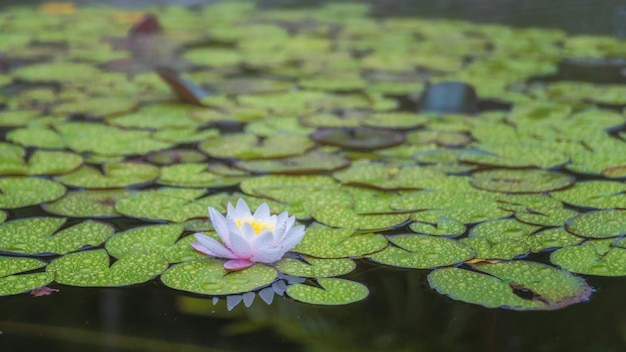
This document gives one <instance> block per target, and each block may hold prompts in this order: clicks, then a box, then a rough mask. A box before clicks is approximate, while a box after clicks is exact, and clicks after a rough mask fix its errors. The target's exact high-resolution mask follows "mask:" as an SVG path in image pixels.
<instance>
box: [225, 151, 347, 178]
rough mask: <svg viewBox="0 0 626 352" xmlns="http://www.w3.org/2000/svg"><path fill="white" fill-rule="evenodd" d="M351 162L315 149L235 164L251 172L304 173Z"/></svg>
mask: <svg viewBox="0 0 626 352" xmlns="http://www.w3.org/2000/svg"><path fill="white" fill-rule="evenodd" d="M349 164H350V160H348V159H346V158H345V157H343V156H341V155H339V154H333V153H327V152H323V151H319V150H313V151H310V152H307V153H304V154H302V155H297V156H292V157H286V158H280V159H270V160H238V161H236V162H235V166H236V167H238V168H240V169H243V170H247V171H250V172H258V173H271V174H274V173H276V174H303V173H313V172H324V171H334V170H337V169H341V168H343V167H346V166H348V165H349Z"/></svg>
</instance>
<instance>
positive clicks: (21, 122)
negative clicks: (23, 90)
mask: <svg viewBox="0 0 626 352" xmlns="http://www.w3.org/2000/svg"><path fill="white" fill-rule="evenodd" d="M1 80H2V76H0V81H1ZM0 85H2V84H0ZM40 115H41V111H39V110H14V111H11V110H9V111H1V112H0V126H2V127H18V126H26V125H28V123H29V122H31V121H33V120H36V119H37V118H38V117H39V116H40Z"/></svg>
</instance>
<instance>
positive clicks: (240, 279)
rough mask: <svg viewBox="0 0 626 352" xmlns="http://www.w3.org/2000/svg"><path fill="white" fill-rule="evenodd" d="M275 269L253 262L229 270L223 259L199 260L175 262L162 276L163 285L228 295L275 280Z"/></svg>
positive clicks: (246, 290)
mask: <svg viewBox="0 0 626 352" xmlns="http://www.w3.org/2000/svg"><path fill="white" fill-rule="evenodd" d="M277 275H278V274H277V272H276V270H274V268H271V267H269V266H266V265H263V264H255V265H253V266H251V267H248V268H246V269H243V270H239V271H235V272H228V271H226V269H224V262H222V261H221V260H217V259H201V260H194V261H191V262H185V263H181V264H177V265H174V266H173V267H171V268H169V269H168V270H167V271H166V272H165V273H164V274H163V275H161V281H162V282H163V284H165V286H168V287H171V288H173V289H176V290H181V291H187V292H193V293H198V294H201V295H231V294H237V293H245V292H250V291H254V290H256V289H258V288H261V287H263V286H267V285H269V284H271V283H272V282H274V281H275V280H276V278H277Z"/></svg>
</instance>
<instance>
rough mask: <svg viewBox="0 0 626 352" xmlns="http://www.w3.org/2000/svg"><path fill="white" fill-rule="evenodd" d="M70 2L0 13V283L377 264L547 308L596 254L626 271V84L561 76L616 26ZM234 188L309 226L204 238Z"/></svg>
mask: <svg viewBox="0 0 626 352" xmlns="http://www.w3.org/2000/svg"><path fill="white" fill-rule="evenodd" d="M59 8H62V9H63V10H62V11H61V10H55V7H40V8H39V9H34V10H33V9H29V8H16V9H11V11H5V12H3V13H1V14H0V28H2V32H1V33H0V57H2V58H3V59H2V60H3V62H2V65H0V129H1V130H2V131H1V132H2V133H1V134H0V135H1V136H2V141H0V254H1V256H0V295H13V294H20V293H24V292H28V291H31V290H34V289H37V288H39V287H42V286H45V285H58V286H62V285H71V286H84V287H94V286H95V287H109V286H126V285H133V284H137V283H142V282H146V281H150V280H160V281H161V282H162V283H163V284H164V285H166V286H168V287H171V288H173V289H176V290H180V291H184V292H189V293H192V294H195V295H204V296H207V297H212V298H213V299H214V302H215V301H217V300H219V299H220V298H223V299H225V300H226V301H227V306H228V307H229V309H232V308H233V307H235V306H236V305H238V304H239V303H240V302H243V303H244V305H246V306H249V305H251V304H252V303H253V301H254V299H255V297H260V298H261V299H262V300H263V301H265V302H266V303H268V304H269V303H271V302H272V300H273V299H274V297H275V296H276V295H279V296H283V295H287V296H288V297H290V298H292V299H294V300H297V301H300V302H304V303H310V304H325V305H339V304H348V303H352V302H357V301H361V300H365V299H366V298H367V296H368V294H369V289H368V288H367V287H366V285H364V284H363V283H360V282H357V281H354V280H356V278H358V275H357V273H358V268H359V266H360V265H362V263H364V262H369V263H370V264H372V265H376V266H379V267H381V268H397V269H400V270H429V275H428V285H430V287H432V288H433V289H434V290H435V291H437V292H439V293H441V294H442V295H445V296H447V297H450V298H452V299H454V300H459V301H463V302H467V303H472V304H479V305H482V306H485V307H490V308H508V309H514V310H552V309H558V308H561V307H565V306H567V305H570V304H574V303H578V302H581V301H584V300H586V299H588V298H589V297H590V295H591V293H592V291H593V290H592V288H591V287H590V286H589V285H588V284H587V283H586V281H585V279H584V278H583V277H582V276H580V275H579V274H582V275H598V276H624V275H626V269H625V268H626V184H625V183H624V180H625V179H626V142H625V140H626V131H625V130H624V126H625V122H626V115H625V114H626V113H625V108H626V85H624V84H623V82H621V83H620V82H617V81H616V82H607V83H595V82H578V81H572V80H570V81H563V80H560V75H559V73H560V68H561V67H562V64H563V63H564V62H567V63H568V64H569V65H572V63H575V62H579V63H581V65H584V63H586V62H590V60H591V62H593V63H594V64H595V65H603V64H607V65H616V63H615V62H617V63H618V64H619V63H620V62H623V60H622V61H620V60H614V59H615V58H621V57H624V55H626V42H624V41H623V40H619V39H615V38H594V40H590V39H589V38H587V37H584V36H571V35H568V34H567V33H564V32H562V31H559V30H553V29H523V28H509V27H505V26H500V25H478V24H473V23H468V22H461V21H455V20H437V21H430V20H424V19H411V18H393V17H389V18H374V17H371V16H368V12H369V7H368V5H366V4H361V3H343V2H340V3H328V4H325V5H323V6H319V7H316V8H309V9H295V8H290V9H274V10H260V9H258V8H257V6H256V4H255V3H254V2H247V1H237V2H226V1H225V2H218V3H216V4H212V5H210V6H205V7H203V8H202V9H200V10H196V9H194V10H192V9H185V8H177V9H176V10H172V8H168V7H159V8H150V9H145V10H144V11H143V12H132V13H130V12H125V11H121V10H119V9H113V8H106V7H98V8H90V7H81V6H69V7H59ZM13 10H15V11H13ZM33 18H37V21H33V20H32V19H33ZM112 24H113V25H112ZM622 65H623V64H622ZM621 69H622V70H624V69H625V68H624V67H622V68H621ZM570 79H571V78H570ZM239 198H242V199H244V200H245V201H246V202H247V203H248V204H249V205H250V207H251V208H256V207H257V206H259V205H260V204H261V203H264V202H265V203H267V204H268V205H269V207H270V209H271V211H272V212H273V213H280V212H283V211H287V212H289V214H290V215H294V216H296V218H297V219H298V221H299V222H300V223H303V224H305V225H306V226H307V230H306V235H305V237H304V239H303V240H302V242H301V243H300V244H299V245H298V246H296V247H295V248H294V249H293V251H292V252H290V253H289V254H288V255H287V256H286V257H284V258H283V259H281V260H280V261H278V262H276V263H275V264H274V265H264V264H258V263H257V264H255V265H253V266H251V267H249V268H246V269H244V270H240V271H236V272H229V271H227V270H225V269H224V268H223V261H222V260H221V259H216V258H207V257H206V256H204V255H202V254H200V253H199V252H197V251H195V250H193V248H192V247H191V246H190V243H192V242H194V236H193V233H194V232H202V233H205V234H207V235H209V236H216V235H215V233H214V232H213V228H212V226H211V224H210V223H209V222H208V221H207V207H209V206H210V207H213V208H216V209H218V210H219V211H222V212H224V211H225V210H226V205H227V204H228V203H229V202H231V203H234V202H236V201H237V199H239ZM20 214H30V215H28V216H23V215H20ZM541 252H548V253H549V261H548V260H546V259H545V258H546V257H547V256H545V255H537V253H541ZM542 258H544V259H542ZM379 272H380V273H381V275H384V270H380V271H379ZM409 284H410V285H414V286H419V285H422V284H423V283H421V282H411V283H409Z"/></svg>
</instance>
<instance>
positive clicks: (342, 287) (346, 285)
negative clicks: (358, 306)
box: [287, 278, 369, 305]
mask: <svg viewBox="0 0 626 352" xmlns="http://www.w3.org/2000/svg"><path fill="white" fill-rule="evenodd" d="M317 283H318V284H319V285H320V286H321V288H319V287H314V286H309V285H304V284H294V285H291V286H289V288H287V294H288V295H289V297H291V298H293V299H295V300H296V301H300V302H305V303H311V304H322V305H342V304H350V303H354V302H358V301H361V300H363V299H365V298H366V297H367V296H368V295H369V290H368V289H367V287H366V286H365V285H363V284H360V283H358V282H354V281H350V280H344V279H336V278H319V279H317Z"/></svg>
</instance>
